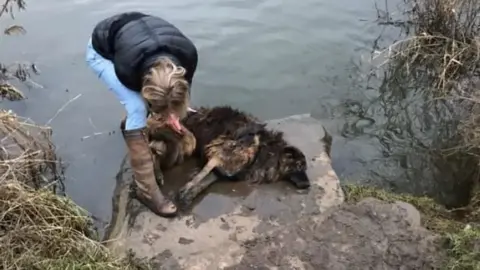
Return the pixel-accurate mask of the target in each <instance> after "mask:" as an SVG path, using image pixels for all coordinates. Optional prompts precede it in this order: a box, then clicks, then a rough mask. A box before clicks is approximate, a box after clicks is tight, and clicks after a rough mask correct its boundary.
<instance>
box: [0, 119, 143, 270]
mask: <svg viewBox="0 0 480 270" xmlns="http://www.w3.org/2000/svg"><path fill="white" fill-rule="evenodd" d="M0 135H1V137H0V140H1V144H0V146H1V148H0V258H1V259H0V267H1V268H2V269H7V270H9V269H62V270H63V269H100V270H101V269H149V268H150V266H149V265H148V264H146V263H145V264H144V263H141V262H137V261H135V260H134V259H133V258H131V257H127V258H126V259H119V258H117V257H115V256H113V255H112V254H110V253H109V251H108V250H107V248H106V247H105V246H103V245H102V244H100V243H99V242H97V241H96V240H95V236H96V235H95V231H93V230H92V228H93V227H92V221H91V219H90V217H89V216H88V213H87V212H86V211H84V210H83V209H81V208H80V207H78V206H77V205H76V204H75V203H73V202H72V201H71V200H70V199H68V198H67V197H64V196H59V195H57V194H56V192H55V190H54V189H52V187H54V186H55V185H56V183H57V180H58V179H59V175H60V173H59V171H58V170H57V168H58V161H57V158H56V156H55V153H54V148H53V145H52V144H51V142H50V135H51V131H50V129H48V128H45V127H40V126H36V125H34V124H33V123H29V122H28V121H26V120H25V119H22V118H19V117H17V116H15V115H14V114H13V113H11V112H6V111H0Z"/></svg>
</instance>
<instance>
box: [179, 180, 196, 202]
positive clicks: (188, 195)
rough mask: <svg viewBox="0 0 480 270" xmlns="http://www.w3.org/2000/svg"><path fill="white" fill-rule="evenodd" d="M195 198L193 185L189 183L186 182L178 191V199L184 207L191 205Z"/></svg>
mask: <svg viewBox="0 0 480 270" xmlns="http://www.w3.org/2000/svg"><path fill="white" fill-rule="evenodd" d="M194 199H195V196H194V193H193V192H192V186H191V185H189V184H186V185H185V186H183V187H182V188H180V190H179V191H178V192H177V196H176V200H177V202H178V204H179V205H181V206H182V207H187V206H190V205H191V204H192V202H193V200H194Z"/></svg>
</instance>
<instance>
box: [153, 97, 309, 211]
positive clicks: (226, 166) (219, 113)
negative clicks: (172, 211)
mask: <svg viewBox="0 0 480 270" xmlns="http://www.w3.org/2000/svg"><path fill="white" fill-rule="evenodd" d="M182 124H183V125H184V127H185V128H186V129H187V130H189V131H190V132H191V133H192V134H193V136H194V137H195V140H196V143H195V149H194V151H193V152H192V155H195V156H196V157H199V158H200V160H201V161H202V163H203V164H204V167H203V169H202V170H201V171H200V172H199V173H198V174H197V175H195V176H194V177H193V179H192V180H191V181H190V182H188V183H187V184H186V185H185V186H183V187H182V188H181V189H180V191H179V192H178V194H177V199H178V201H179V202H180V203H181V204H182V205H184V206H186V205H189V204H191V203H192V201H193V200H194V199H195V198H196V197H197V196H198V195H199V194H200V193H201V192H202V191H204V190H205V189H206V188H207V187H209V186H210V185H211V184H213V183H214V182H215V181H216V180H217V178H208V177H206V176H207V175H208V173H209V172H211V171H214V172H215V173H216V174H218V175H219V176H220V178H229V179H231V180H244V181H249V182H251V183H271V182H276V181H282V180H284V181H288V182H290V183H292V184H294V185H295V186H296V187H297V188H299V189H306V188H308V187H310V180H309V179H308V176H307V174H306V169H307V162H306V158H305V155H304V154H303V153H302V151H300V150H299V149H298V148H297V147H295V146H293V145H291V144H289V143H288V142H286V141H285V139H284V137H283V133H282V132H280V131H275V130H269V129H267V128H266V124H264V123H261V121H260V120H258V119H257V118H255V117H254V116H252V115H250V114H247V113H245V112H242V111H239V110H236V109H233V108H231V107H229V106H219V107H212V108H205V107H201V108H199V109H198V110H197V111H196V112H189V113H188V115H187V117H186V118H184V119H183V120H182ZM154 133H155V132H152V138H153V137H154V136H153V135H155V134H154ZM180 152H182V151H180ZM184 152H185V151H184ZM187 154H188V153H187Z"/></svg>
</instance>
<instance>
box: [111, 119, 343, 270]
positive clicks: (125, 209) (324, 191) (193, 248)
mask: <svg viewBox="0 0 480 270" xmlns="http://www.w3.org/2000/svg"><path fill="white" fill-rule="evenodd" d="M269 127H270V128H274V129H278V130H281V131H283V132H284V133H285V135H286V138H287V140H289V141H290V142H291V143H292V144H294V145H296V146H297V147H299V148H300V149H302V151H304V153H305V155H306V156H307V159H308V161H309V164H308V166H309V170H308V174H309V177H310V179H311V181H312V186H311V188H310V190H308V191H298V190H296V189H295V188H293V187H292V186H290V185H289V184H288V183H276V184H273V185H260V186H248V185H247V184H246V183H241V182H239V183H232V182H227V181H223V182H222V181H220V182H217V183H215V184H214V185H212V186H211V187H210V188H209V190H208V191H207V192H206V194H204V195H203V196H201V197H200V198H198V200H197V201H196V202H195V204H194V206H193V208H192V209H185V210H184V211H182V213H181V215H179V216H178V217H177V218H174V219H164V218H160V217H157V216H155V215H154V214H152V213H150V212H149V211H148V210H146V208H144V207H143V206H141V205H140V204H139V203H138V202H137V201H136V200H129V199H128V181H130V180H128V179H131V177H130V173H129V172H128V165H127V164H125V167H126V170H125V171H126V172H123V173H122V174H119V176H118V185H117V189H116V192H115V193H116V197H115V198H114V211H115V213H114V215H113V216H114V218H113V222H112V226H111V227H110V230H109V238H110V239H113V240H112V241H111V242H109V247H110V248H111V249H112V250H114V251H115V252H117V253H119V254H123V253H124V252H125V251H126V250H128V249H132V250H133V251H134V252H135V253H136V254H138V255H139V256H141V257H148V258H155V259H156V261H159V262H160V263H161V269H199V270H201V269H223V268H225V267H232V266H235V265H238V264H239V263H240V262H241V261H242V258H243V256H244V254H246V252H247V247H246V246H245V245H244V243H245V241H249V240H250V241H251V240H253V239H255V238H257V237H261V236H263V235H266V234H268V233H270V232H272V231H274V230H276V229H278V228H283V227H285V226H289V225H291V224H293V223H295V222H296V221H297V220H299V219H301V218H302V217H306V216H308V217H309V218H311V219H312V220H318V221H321V220H322V215H323V213H325V211H326V210H327V209H328V208H330V207H333V206H336V205H339V204H341V203H342V201H343V193H342V191H341V189H340V186H339V181H338V178H337V176H336V174H335V172H334V171H333V169H332V167H331V163H330V158H329V149H330V146H331V138H330V136H329V135H328V134H327V133H326V132H325V130H324V128H323V126H322V124H321V122H320V121H318V120H316V119H314V118H312V117H310V116H309V115H298V116H292V117H288V118H284V119H279V120H273V121H269ZM195 167H196V164H195V161H188V162H186V164H184V165H182V166H181V167H178V168H175V169H173V170H172V171H170V172H168V173H166V177H165V178H166V181H165V182H166V183H165V186H164V187H162V189H163V190H164V191H165V192H167V193H172V192H173V191H175V190H178V188H179V187H180V186H182V185H183V184H184V183H185V182H186V181H188V178H189V177H190V175H191V173H192V170H194V169H195ZM209 177H215V176H214V175H210V176H209Z"/></svg>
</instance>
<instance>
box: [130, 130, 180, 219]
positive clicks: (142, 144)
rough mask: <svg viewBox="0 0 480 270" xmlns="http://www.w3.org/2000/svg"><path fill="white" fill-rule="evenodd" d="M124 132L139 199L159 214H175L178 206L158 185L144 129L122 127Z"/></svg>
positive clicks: (164, 215)
mask: <svg viewBox="0 0 480 270" xmlns="http://www.w3.org/2000/svg"><path fill="white" fill-rule="evenodd" d="M121 126H123V125H121ZM122 133H123V137H124V139H125V142H126V144H127V147H128V150H129V154H130V164H131V166H132V170H133V172H134V176H135V184H136V186H137V188H136V195H137V199H138V200H139V201H140V202H141V203H143V204H144V205H145V206H147V207H148V208H149V209H150V210H151V211H152V212H154V213H155V214H157V215H159V216H162V217H173V216H175V215H176V214H177V207H176V206H175V205H174V204H173V202H171V201H170V200H168V199H167V198H165V196H163V194H162V192H161V190H160V188H159V187H158V185H157V182H156V179H155V168H154V163H153V157H152V153H151V151H150V148H149V146H148V142H147V139H146V137H145V134H144V129H137V130H123V129H122Z"/></svg>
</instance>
